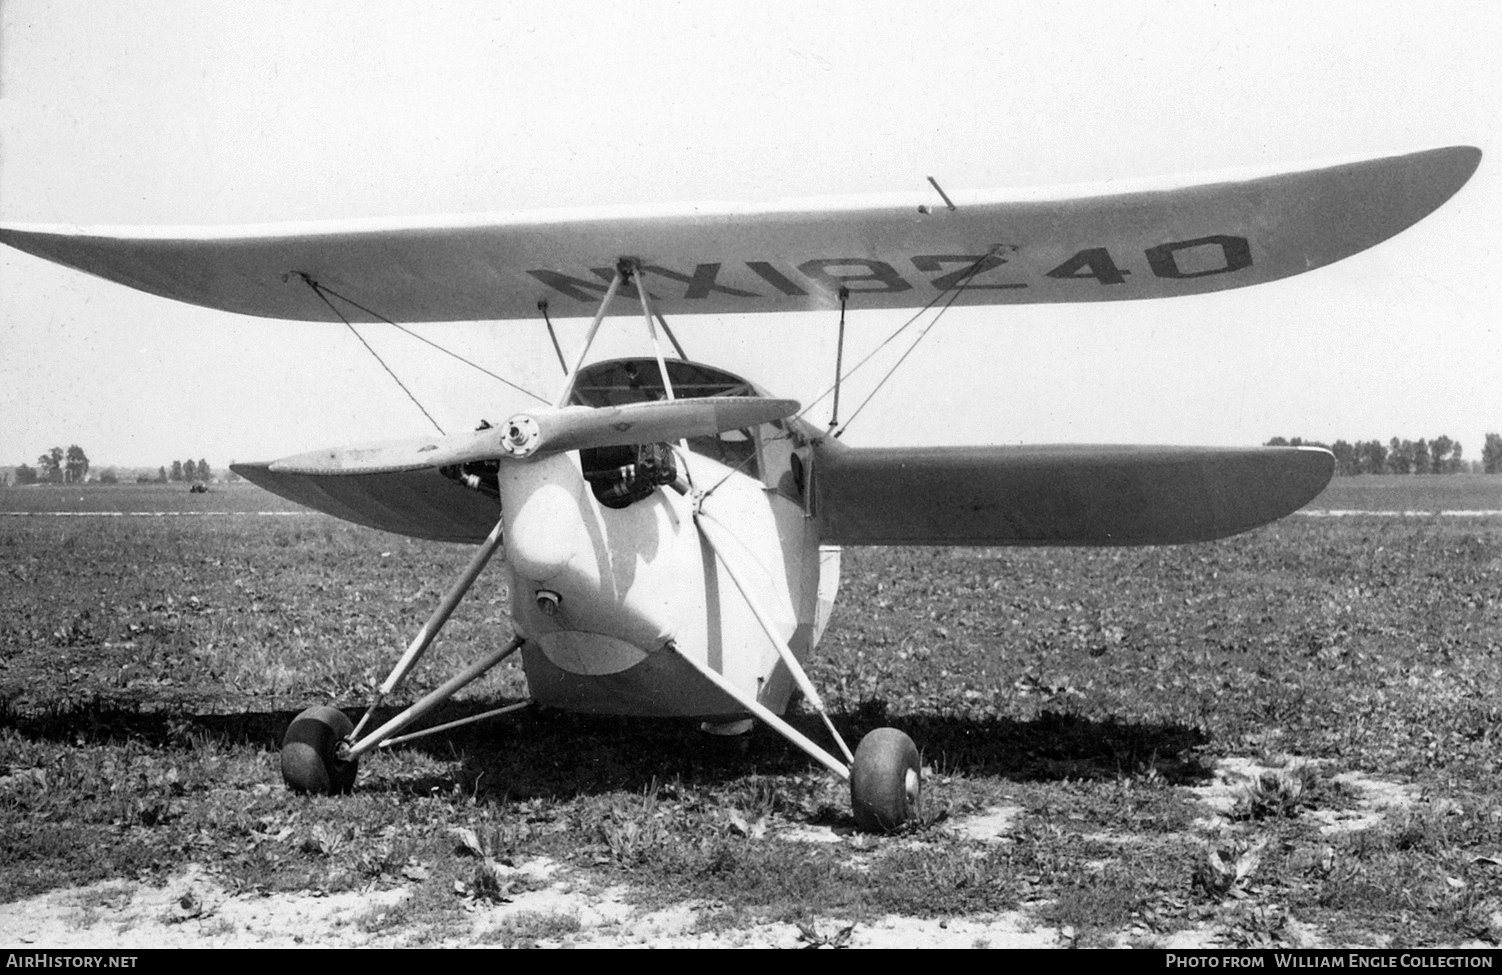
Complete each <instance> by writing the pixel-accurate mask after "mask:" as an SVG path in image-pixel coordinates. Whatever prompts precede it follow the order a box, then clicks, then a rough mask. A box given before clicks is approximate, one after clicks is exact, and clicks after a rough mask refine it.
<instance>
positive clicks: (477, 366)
mask: <svg viewBox="0 0 1502 975" xmlns="http://www.w3.org/2000/svg"><path fill="white" fill-rule="evenodd" d="M299 273H300V272H299ZM302 278H303V280H304V281H306V282H308V284H309V286H310V287H312V289H313V290H314V291H317V292H318V293H319V294H318V296H319V297H320V298H323V300H324V303H325V304H327V305H329V307H330V308H333V307H334V306H333V305H332V304H331V303H330V302H329V300H328V298H326V297H324V292H327V293H328V294H331V295H333V296H334V297H335V298H338V299H339V300H340V301H342V302H344V303H346V304H349V305H353V306H354V307H356V308H358V309H360V310H361V311H363V312H364V313H365V314H367V315H369V316H370V317H371V318H376V319H379V320H380V321H383V322H385V323H386V324H387V325H390V326H391V327H392V328H394V329H396V330H397V331H399V332H404V333H406V334H407V335H410V336H412V337H413V338H414V339H417V341H419V342H421V343H423V344H424V345H428V346H431V347H433V348H435V349H437V350H438V351H439V352H442V353H443V354H444V355H446V356H448V357H449V358H451V359H457V360H459V361H460V362H462V363H464V364H465V365H466V366H469V367H470V368H471V369H476V370H478V371H480V372H483V373H484V374H485V375H487V376H489V377H490V378H491V379H494V380H496V381H497V382H501V383H505V384H506V385H507V386H510V387H511V388H512V389H514V390H516V391H517V392H518V393H523V394H525V395H527V396H530V397H532V398H533V399H535V400H537V401H538V402H539V403H546V402H547V400H546V399H544V398H543V397H541V396H538V395H537V394H536V393H534V392H532V391H531V390H530V389H527V388H525V387H522V386H518V385H517V384H516V383H514V382H512V381H511V380H509V379H507V378H506V377H505V376H497V375H496V374H495V373H493V372H491V371H490V370H489V369H486V368H485V367H484V366H482V365H480V364H478V363H475V362H471V361H470V360H468V359H466V358H464V356H462V355H460V354H459V353H457V352H454V351H453V350H451V349H445V348H444V347H443V346H441V345H439V344H438V343H437V342H434V341H433V340H432V339H430V338H428V337H427V336H424V335H420V334H419V333H417V332H414V331H412V330H411V329H410V328H406V327H404V326H402V325H399V324H397V323H396V322H393V321H392V320H391V319H389V318H387V317H386V316H385V315H382V314H381V313H380V312H376V311H371V310H370V309H369V308H366V307H365V306H364V305H362V304H360V303H359V302H358V301H356V300H355V299H353V298H350V297H347V296H345V295H342V294H340V293H339V292H337V291H335V290H334V289H333V288H330V287H328V286H327V285H323V284H319V283H318V282H317V281H314V280H313V279H312V278H310V277H308V276H307V275H306V274H304V275H302ZM335 314H338V312H337V311H335ZM339 317H340V318H341V319H343V318H344V316H343V315H339ZM346 324H347V320H346Z"/></svg>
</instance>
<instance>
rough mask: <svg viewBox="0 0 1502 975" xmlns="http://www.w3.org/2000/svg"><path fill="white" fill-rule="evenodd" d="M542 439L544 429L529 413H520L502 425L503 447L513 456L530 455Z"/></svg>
mask: <svg viewBox="0 0 1502 975" xmlns="http://www.w3.org/2000/svg"><path fill="white" fill-rule="evenodd" d="M541 439H542V429H541V428H540V427H539V426H538V425H537V421H536V420H535V419H533V418H532V417H531V416H530V415H529V414H526V413H518V414H516V416H513V417H512V418H511V419H509V420H507V421H506V423H505V424H504V425H503V426H502V427H501V449H502V450H504V451H505V452H506V453H508V454H510V455H511V456H512V457H529V456H531V455H532V452H533V451H535V450H536V449H537V444H538V442H539V441H540V440H541Z"/></svg>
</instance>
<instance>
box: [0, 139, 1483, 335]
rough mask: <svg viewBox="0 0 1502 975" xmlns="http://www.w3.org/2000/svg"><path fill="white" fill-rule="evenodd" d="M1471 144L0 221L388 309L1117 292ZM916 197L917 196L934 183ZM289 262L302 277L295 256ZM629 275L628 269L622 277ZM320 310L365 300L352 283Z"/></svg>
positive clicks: (186, 286) (1359, 215) (133, 268)
mask: <svg viewBox="0 0 1502 975" xmlns="http://www.w3.org/2000/svg"><path fill="white" fill-rule="evenodd" d="M1480 158H1481V153H1480V151H1479V150H1477V149H1474V148H1471V147H1467V146H1457V147H1451V148H1444V149H1431V150H1426V151H1422V152H1414V153H1408V154H1404V155H1396V156H1387V157H1382V158H1377V159H1364V160H1357V161H1348V162H1340V163H1335V164H1327V165H1321V166H1314V167H1311V168H1307V169H1302V170H1296V171H1280V172H1271V173H1262V174H1250V175H1249V174H1246V173H1234V174H1222V175H1215V176H1207V177H1203V178H1200V179H1198V180H1189V181H1185V180H1174V181H1152V182H1144V183H1139V184H1127V183H1112V184H1105V185H1101V186H1094V187H1075V188H1067V189H1060V190H1037V191H1027V192H1014V193H973V194H959V193H956V194H954V196H955V199H956V201H957V202H958V204H959V205H958V208H957V209H954V210H950V209H948V208H946V207H944V206H941V205H935V206H927V205H924V206H919V205H915V204H918V203H919V202H921V201H922V197H920V196H919V195H918V194H914V195H913V197H911V198H906V199H903V200H902V201H900V202H899V201H896V200H891V199H886V200H884V201H875V200H872V199H869V198H867V199H846V200H830V201H803V202H792V203H786V204H759V205H736V204H716V205H705V206H701V207H689V208H676V209H668V208H655V209H654V208H635V209H619V210H614V211H608V212H607V211H597V212H593V213H580V212H571V211H555V212H534V213H517V214H492V215H479V216H470V217H454V218H439V219H433V220H428V221H422V222H414V221H405V222H403V221H391V220H388V221H372V220H364V221H345V222H333V223H325V224H297V225H268V226H253V227H221V228H203V227H178V228H128V227H125V228H123V227H106V228H92V229H90V228H83V229H80V228H75V227H57V226H47V227H43V226H16V227H6V228H0V240H3V241H4V242H5V243H7V244H9V245H11V246H13V247H16V248H19V249H21V250H23V251H27V252H30V253H32V254H35V255H37V256H40V257H43V258H46V259H48V260H51V261H56V262H58V263H61V264H65V265H68V266H70V267H74V268H77V269H79V270H81V271H86V272H88V273H90V274H95V275H98V276H100V277H104V278H108V279H110V280H112V281H117V282H119V283H121V284H125V285H128V286H130V287H133V288H137V289H140V290H142V291H147V292H150V293H152V294H156V295H161V296H164V297H168V298H173V299H176V300H179V301H185V302H189V303H191V304H196V305H203V306H206V307H210V308H215V309H220V310H223V311H229V312H236V313H240V314H245V315H257V316H262V317H267V318H284V319H293V320H308V321H327V320H329V319H330V317H331V314H330V312H329V309H328V308H327V307H326V306H325V304H324V303H323V301H322V299H320V298H319V296H318V294H317V293H316V292H315V291H314V290H313V289H312V288H310V287H309V286H308V281H307V279H312V280H314V281H317V282H318V283H319V284H320V285H321V286H323V287H324V288H326V289H329V291H331V292H333V293H335V294H338V295H342V296H344V297H346V298H348V299H351V300H352V301H354V302H358V303H359V305H361V306H363V307H364V308H367V309H370V310H371V311H373V312H375V313H377V314H379V315H381V316H383V317H385V318H388V319H390V320H392V321H398V322H421V321H488V320H496V319H521V318H532V317H535V316H536V315H537V314H538V312H537V307H538V302H539V301H547V302H548V303H549V305H550V306H551V309H552V314H553V315H554V317H567V316H569V315H588V314H591V313H592V312H593V311H594V308H595V305H596V304H597V303H598V302H599V300H600V296H601V295H602V293H603V292H604V291H605V288H606V285H607V283H608V281H609V280H610V278H611V276H612V274H613V268H614V267H615V265H616V262H617V261H618V260H619V259H620V258H622V257H631V258H635V259H637V260H638V261H639V262H640V264H641V265H642V267H643V269H644V272H645V275H646V280H647V281H648V282H649V289H650V292H651V294H652V295H653V297H654V299H655V304H656V306H657V309H658V310H659V311H662V312H664V313H668V314H680V315H681V314H701V313H709V314H723V313H739V312H790V311H804V310H809V309H817V308H827V307H831V306H834V305H837V304H838V297H837V295H838V294H839V292H840V291H841V289H848V291H849V294H850V300H851V305H852V307H855V308H917V307H923V306H924V305H926V304H928V303H929V302H931V301H934V300H935V299H936V298H937V297H939V296H941V295H942V296H946V297H945V300H946V301H948V300H950V299H951V298H953V299H954V300H955V302H956V303H957V304H960V305H997V304H1030V303H1038V302H1079V301H1120V300H1129V299H1141V298H1162V297H1171V296H1175V295H1191V294H1201V293H1204V292H1210V291H1219V290H1223V289H1227V288H1237V287H1244V286H1247V285H1253V284H1258V283H1262V282H1266V281H1273V280H1277V279H1279V278H1284V277H1288V276H1290V275H1293V274H1299V273H1302V272H1304V271H1308V270H1310V269H1312V268H1317V267H1320V266H1323V265H1325V264H1329V263H1331V262H1333V261H1337V260H1340V259H1341V258H1344V257H1348V256H1350V255H1351V254H1355V253H1357V252H1358V251H1362V250H1365V249H1366V248H1368V247H1371V246H1372V245H1374V244H1376V243H1378V242H1380V241H1382V240H1385V239H1387V238H1388V237H1391V236H1392V235H1394V234H1396V233H1398V232H1399V231H1401V230H1403V229H1404V228H1406V227H1408V226H1410V225H1412V224H1413V223H1415V222H1416V221H1418V220H1419V219H1421V218H1422V217H1424V216H1425V215H1426V214H1428V213H1430V212H1431V211H1433V210H1434V209H1435V208H1436V207H1438V206H1439V205H1440V204H1442V203H1443V202H1444V201H1445V200H1447V199H1449V198H1450V196H1451V195H1453V194H1454V193H1455V192H1456V191H1457V190H1459V189H1460V187H1461V186H1462V185H1463V184H1464V183H1465V182H1466V180H1467V179H1469V178H1470V176H1471V173H1472V172H1473V171H1474V170H1475V168H1476V166H1477V164H1478V163H1479V161H1480ZM933 202H935V203H937V201H933ZM304 275H306V278H307V279H305V277H304ZM627 291H628V296H629V291H630V289H629V288H628V289H627ZM341 311H342V312H343V313H344V314H345V315H347V316H349V317H350V318H351V319H353V320H356V321H369V320H370V318H369V316H368V315H366V314H365V313H364V312H362V311H361V310H360V308H358V307H356V306H355V305H353V304H349V305H344V306H341Z"/></svg>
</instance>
